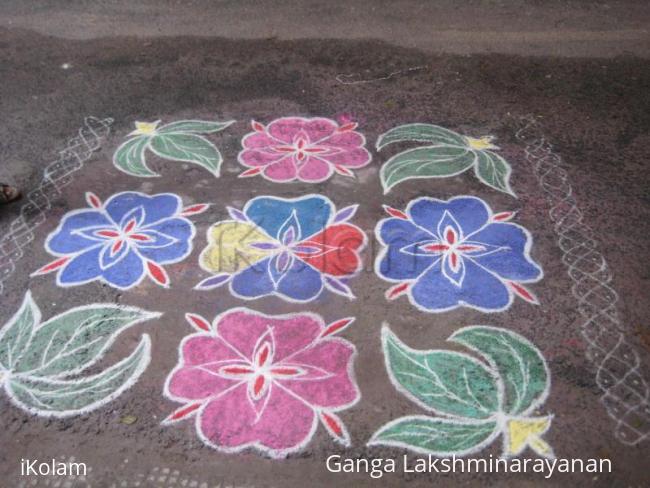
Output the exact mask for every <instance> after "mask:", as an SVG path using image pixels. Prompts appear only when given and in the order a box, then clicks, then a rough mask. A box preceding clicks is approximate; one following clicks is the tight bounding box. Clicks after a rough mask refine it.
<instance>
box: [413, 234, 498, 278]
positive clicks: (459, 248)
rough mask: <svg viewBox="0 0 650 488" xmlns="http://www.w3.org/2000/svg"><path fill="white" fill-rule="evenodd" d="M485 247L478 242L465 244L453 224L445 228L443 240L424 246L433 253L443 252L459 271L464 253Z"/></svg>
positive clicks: (453, 268) (444, 256)
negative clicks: (477, 243)
mask: <svg viewBox="0 0 650 488" xmlns="http://www.w3.org/2000/svg"><path fill="white" fill-rule="evenodd" d="M484 249H485V248H484V247H483V246H479V245H476V244H465V243H464V242H463V241H462V240H461V239H460V238H459V236H458V233H457V232H456V230H455V229H454V228H453V227H451V226H447V227H446V228H445V230H444V232H443V236H442V240H441V241H439V242H435V243H433V244H427V245H426V246H424V250H425V251H427V252H430V253H432V254H441V255H442V256H443V258H444V259H448V260H449V265H450V266H451V269H452V270H453V271H454V272H455V271H458V268H459V266H460V260H461V258H462V256H463V255H464V254H466V253H471V252H476V251H482V250H484Z"/></svg>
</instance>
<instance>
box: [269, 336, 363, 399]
mask: <svg viewBox="0 0 650 488" xmlns="http://www.w3.org/2000/svg"><path fill="white" fill-rule="evenodd" d="M353 354H354V347H353V346H352V345H351V344H349V343H348V342H346V341H343V340H339V339H332V340H324V341H321V342H320V343H318V344H316V345H315V346H313V347H311V348H309V349H305V350H304V351H302V352H300V353H298V354H296V355H294V356H291V358H290V359H289V360H287V361H286V363H287V364H289V363H291V364H306V365H309V366H313V367H316V368H320V369H322V370H325V371H329V372H330V373H331V374H332V376H330V377H328V378H322V379H314V380H308V379H303V380H300V379H295V380H291V379H286V380H285V379H283V380H278V381H279V382H280V383H281V384H282V385H283V386H285V387H286V388H287V389H289V390H291V391H292V392H293V393H295V394H296V395H298V396H299V397H300V398H302V399H303V400H305V401H306V402H307V403H309V404H310V405H313V406H315V407H322V408H336V407H342V406H344V405H349V404H352V403H354V402H355V401H356V400H358V398H359V391H358V389H357V387H356V385H355V383H354V381H353V379H352V378H351V377H350V373H349V370H348V367H349V363H351V362H352V356H353ZM350 369H351V367H350Z"/></svg>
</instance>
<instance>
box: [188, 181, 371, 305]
mask: <svg viewBox="0 0 650 488" xmlns="http://www.w3.org/2000/svg"><path fill="white" fill-rule="evenodd" d="M314 197H316V198H320V199H322V200H325V202H326V203H327V204H329V208H330V214H329V217H328V219H327V223H326V224H324V226H323V228H322V229H320V230H319V231H317V232H316V233H315V234H312V235H311V236H307V237H301V239H302V240H306V239H309V238H311V237H312V236H314V235H316V234H319V233H320V232H322V231H323V230H325V229H326V228H327V227H328V226H330V225H333V224H339V223H340V224H346V225H349V226H351V227H354V228H355V229H356V230H358V231H359V233H360V234H361V235H362V236H363V242H362V243H361V245H359V247H357V248H356V249H355V250H354V252H355V254H356V255H357V257H358V259H359V265H358V266H357V269H356V270H355V271H354V272H353V273H351V274H347V275H345V276H344V278H345V279H353V278H356V277H357V276H359V274H360V273H361V271H362V270H363V256H362V252H363V250H364V249H365V248H366V246H367V244H368V236H367V235H366V233H365V232H364V231H363V230H362V229H361V228H360V227H359V226H357V225H355V224H352V223H350V222H349V221H347V220H345V221H343V222H334V218H335V217H336V214H337V213H338V212H337V208H336V205H334V202H332V200H330V199H329V198H328V197H326V196H325V195H320V194H318V193H309V194H307V195H303V196H300V197H295V198H283V197H276V196H274V195H260V196H257V197H254V198H251V199H250V200H248V201H247V202H246V204H245V205H244V208H243V209H242V210H241V212H242V213H244V215H246V212H247V211H248V209H249V208H250V206H251V205H252V204H253V202H255V200H258V199H262V198H272V199H275V200H280V201H283V202H289V203H291V202H298V201H301V200H307V199H309V198H314ZM353 205H358V204H353ZM348 206H350V205H346V206H345V207H343V208H344V209H345V208H347V207H348ZM341 210H343V209H341ZM352 217H354V213H353V214H352V215H350V216H349V217H348V218H350V219H351V218H352ZM225 223H237V224H242V225H244V224H246V222H241V221H238V220H233V219H227V220H220V221H218V222H215V223H214V224H212V225H210V226H209V227H208V229H207V231H206V239H207V246H206V247H205V248H204V249H203V250H202V251H201V254H200V255H199V267H200V268H201V269H202V270H204V271H207V272H208V273H210V275H211V276H216V275H215V271H214V270H211V269H208V268H207V267H205V266H204V265H203V255H204V254H207V253H208V251H209V249H210V248H211V247H212V246H213V245H215V244H216V243H214V242H213V239H212V238H211V231H212V228H213V227H214V226H216V225H219V224H225ZM249 223H250V224H251V225H253V226H254V227H255V229H257V230H259V231H260V232H262V233H263V234H266V235H267V236H268V237H269V239H271V240H273V241H277V239H276V238H275V237H272V236H270V235H269V234H268V233H267V232H266V231H265V230H264V229H263V228H262V227H261V226H260V225H259V224H258V223H257V222H253V221H249ZM263 259H266V258H263ZM260 261H261V260H260ZM301 262H302V263H304V264H305V265H306V266H309V267H310V268H312V269H314V270H315V271H316V272H317V273H318V274H319V275H321V277H322V279H321V283H320V289H319V290H318V293H316V294H315V295H314V296H313V297H312V298H308V299H305V300H300V299H296V298H292V297H289V296H287V295H285V294H283V293H280V292H279V291H277V290H273V291H271V292H269V293H265V294H263V295H259V296H254V297H250V296H245V295H239V294H238V293H237V292H235V291H234V290H233V288H232V278H234V277H235V275H237V274H239V273H241V272H243V271H245V270H246V269H248V268H249V267H250V266H249V267H246V268H244V269H242V270H240V271H237V272H235V273H228V274H230V276H231V277H230V278H229V281H228V290H229V291H230V294H231V295H233V296H234V297H236V298H239V299H241V300H247V301H251V300H258V299H260V298H264V297H269V296H275V297H278V298H280V299H281V300H284V301H286V302H288V303H301V304H302V303H308V302H312V301H314V300H317V299H318V298H319V297H320V296H321V295H322V293H323V291H324V290H325V288H327V289H328V290H330V291H332V290H331V288H329V287H328V285H327V284H326V283H325V277H326V276H332V275H329V274H327V273H324V272H323V271H320V270H319V269H317V268H315V267H314V266H312V265H311V264H310V263H308V262H307V261H303V260H302V259H301ZM256 263H257V261H256ZM253 265H254V264H253ZM334 278H337V279H338V277H336V276H334ZM206 279H208V278H206ZM282 279H284V277H283V278H282ZM197 286H198V285H197ZM194 289H197V288H196V287H195V288H194ZM332 293H334V294H337V295H340V296H344V295H342V294H341V293H337V292H334V291H332ZM345 296H346V297H347V298H348V299H350V300H355V299H356V296H354V295H352V296H347V295H345Z"/></svg>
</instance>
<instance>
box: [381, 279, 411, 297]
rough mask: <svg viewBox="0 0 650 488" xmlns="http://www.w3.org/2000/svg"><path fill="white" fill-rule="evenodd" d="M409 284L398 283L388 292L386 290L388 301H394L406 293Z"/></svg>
mask: <svg viewBox="0 0 650 488" xmlns="http://www.w3.org/2000/svg"><path fill="white" fill-rule="evenodd" d="M409 285H410V283H399V284H397V285H395V286H393V287H391V288H389V289H388V290H386V298H388V299H389V300H394V299H395V298H397V297H398V296H400V295H401V294H403V293H406V291H407V290H408V287H409Z"/></svg>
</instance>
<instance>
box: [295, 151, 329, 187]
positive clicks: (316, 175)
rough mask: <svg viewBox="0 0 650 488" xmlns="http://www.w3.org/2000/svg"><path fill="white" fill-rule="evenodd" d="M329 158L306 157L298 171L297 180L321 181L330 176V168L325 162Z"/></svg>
mask: <svg viewBox="0 0 650 488" xmlns="http://www.w3.org/2000/svg"><path fill="white" fill-rule="evenodd" d="M329 158H330V156H327V157H326V158H323V159H320V158H317V157H313V156H307V158H306V159H305V161H304V162H303V164H302V166H300V169H299V170H298V178H300V179H301V180H302V181H323V180H326V179H327V178H329V176H330V175H331V174H332V171H333V169H332V166H331V165H330V164H328V163H327V162H326V161H325V160H329Z"/></svg>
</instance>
